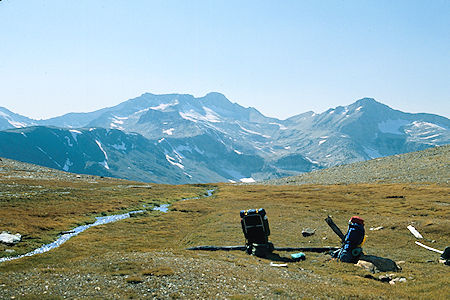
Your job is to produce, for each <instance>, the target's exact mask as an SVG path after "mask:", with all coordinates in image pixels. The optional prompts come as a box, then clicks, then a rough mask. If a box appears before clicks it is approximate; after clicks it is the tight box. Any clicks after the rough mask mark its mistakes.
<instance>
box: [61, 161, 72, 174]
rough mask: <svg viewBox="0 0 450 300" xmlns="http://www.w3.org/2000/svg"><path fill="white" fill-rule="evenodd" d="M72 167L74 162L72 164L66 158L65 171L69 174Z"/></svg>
mask: <svg viewBox="0 0 450 300" xmlns="http://www.w3.org/2000/svg"><path fill="white" fill-rule="evenodd" d="M71 166H73V162H71V161H70V159H69V158H66V162H65V163H64V167H63V170H64V171H66V172H68V171H69V169H70V167H71Z"/></svg>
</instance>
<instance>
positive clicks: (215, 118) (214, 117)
mask: <svg viewBox="0 0 450 300" xmlns="http://www.w3.org/2000/svg"><path fill="white" fill-rule="evenodd" d="M203 110H204V111H205V112H206V115H205V119H206V120H207V121H208V122H211V123H219V122H220V117H219V115H218V114H217V113H216V112H215V111H213V110H212V109H210V108H208V107H206V106H203Z"/></svg>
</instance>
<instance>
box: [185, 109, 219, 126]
mask: <svg viewBox="0 0 450 300" xmlns="http://www.w3.org/2000/svg"><path fill="white" fill-rule="evenodd" d="M203 110H204V112H205V115H202V114H200V113H199V112H197V111H195V110H194V109H190V110H188V111H184V112H182V111H180V112H179V113H178V114H179V115H180V117H182V118H183V119H185V120H188V121H191V122H194V123H197V122H198V121H202V122H210V123H219V122H221V120H220V116H219V115H218V114H217V113H216V112H214V111H213V110H212V109H210V108H208V107H206V106H203Z"/></svg>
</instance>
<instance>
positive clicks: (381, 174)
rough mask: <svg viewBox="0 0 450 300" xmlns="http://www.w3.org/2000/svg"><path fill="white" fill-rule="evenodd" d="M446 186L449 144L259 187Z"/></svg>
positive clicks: (307, 174)
mask: <svg viewBox="0 0 450 300" xmlns="http://www.w3.org/2000/svg"><path fill="white" fill-rule="evenodd" d="M355 183H438V184H447V185H448V184H449V183H450V145H446V146H440V147H435V148H430V149H427V150H423V151H417V152H411V153H407V154H401V155H394V156H388V157H383V158H377V159H373V160H369V161H364V162H357V163H352V164H348V165H343V166H336V167H332V168H329V169H324V170H318V171H313V172H310V173H305V174H302V175H298V176H292V177H286V178H280V179H273V180H268V181H265V182H262V183H261V184H270V185H285V184H287V185H301V184H355Z"/></svg>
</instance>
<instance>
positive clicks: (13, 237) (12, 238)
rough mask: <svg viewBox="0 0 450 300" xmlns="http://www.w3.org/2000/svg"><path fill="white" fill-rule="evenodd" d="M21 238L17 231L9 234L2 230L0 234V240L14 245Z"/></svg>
mask: <svg viewBox="0 0 450 300" xmlns="http://www.w3.org/2000/svg"><path fill="white" fill-rule="evenodd" d="M21 239H22V236H21V235H20V234H19V233H17V234H10V233H8V232H6V231H3V232H2V233H1V234H0V242H2V243H4V244H7V245H15V244H17V243H18V242H20V240H21Z"/></svg>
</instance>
